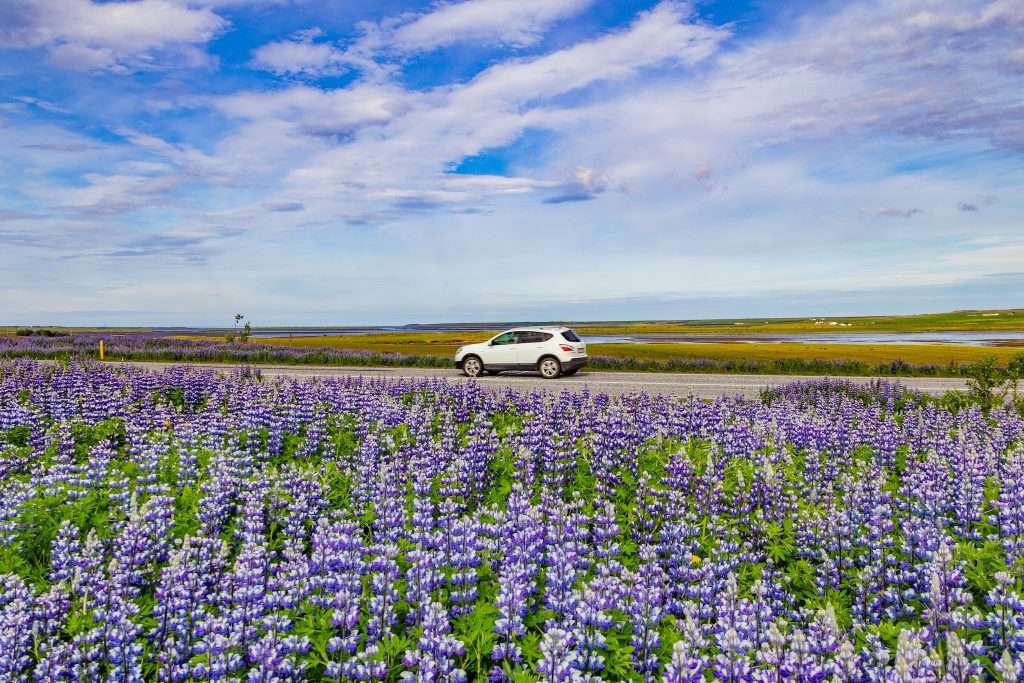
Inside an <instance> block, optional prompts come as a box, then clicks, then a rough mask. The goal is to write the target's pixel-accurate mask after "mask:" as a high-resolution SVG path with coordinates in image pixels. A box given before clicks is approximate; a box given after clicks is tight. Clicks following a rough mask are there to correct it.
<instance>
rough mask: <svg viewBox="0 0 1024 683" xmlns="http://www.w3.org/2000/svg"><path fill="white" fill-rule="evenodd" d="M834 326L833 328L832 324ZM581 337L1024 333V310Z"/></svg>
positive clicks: (714, 323)
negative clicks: (1018, 331)
mask: <svg viewBox="0 0 1024 683" xmlns="http://www.w3.org/2000/svg"><path fill="white" fill-rule="evenodd" d="M833 323H834V324H833ZM577 329H578V330H579V331H580V332H581V333H582V334H642V333H645V332H647V333H672V332H679V333H686V334H744V333H749V332H757V333H760V334H771V333H801V332H979V331H999V330H1024V309H1021V308H1016V309H1005V310H977V311H954V312H951V313H926V314H922V315H884V316H863V317H839V318H834V317H825V318H734V319H723V320H680V321H649V322H648V321H637V322H622V323H580V324H579V325H578V326H577Z"/></svg>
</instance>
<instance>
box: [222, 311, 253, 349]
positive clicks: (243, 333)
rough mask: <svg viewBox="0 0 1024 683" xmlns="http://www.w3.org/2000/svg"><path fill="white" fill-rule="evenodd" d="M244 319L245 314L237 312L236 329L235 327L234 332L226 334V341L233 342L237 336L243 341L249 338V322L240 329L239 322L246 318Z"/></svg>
mask: <svg viewBox="0 0 1024 683" xmlns="http://www.w3.org/2000/svg"><path fill="white" fill-rule="evenodd" d="M244 319H245V316H244V315H243V314H241V313H235V329H234V331H233V332H231V333H229V334H226V335H224V341H226V342H233V341H235V339H236V338H238V339H241V340H242V341H245V340H246V339H248V338H249V332H248V331H249V330H250V329H251V328H250V327H249V323H245V327H244V328H242V329H241V330H239V329H238V323H240V322H242V320H244Z"/></svg>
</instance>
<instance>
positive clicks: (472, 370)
mask: <svg viewBox="0 0 1024 683" xmlns="http://www.w3.org/2000/svg"><path fill="white" fill-rule="evenodd" d="M483 371H484V362H483V361H482V360H480V357H479V356H466V357H465V358H463V359H462V374H464V375H465V376H466V377H479V376H480V375H481V374H482V373H483Z"/></svg>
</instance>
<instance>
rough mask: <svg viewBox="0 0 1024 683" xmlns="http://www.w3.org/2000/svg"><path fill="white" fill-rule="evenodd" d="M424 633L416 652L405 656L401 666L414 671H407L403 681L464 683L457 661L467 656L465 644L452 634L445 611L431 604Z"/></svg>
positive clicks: (429, 604) (423, 629) (426, 610)
mask: <svg viewBox="0 0 1024 683" xmlns="http://www.w3.org/2000/svg"><path fill="white" fill-rule="evenodd" d="M424 612H425V614H424V617H423V621H422V624H421V628H422V632H421V634H420V638H419V641H418V642H417V647H416V649H415V650H409V651H407V652H406V653H405V657H404V658H403V660H402V663H403V664H404V665H405V666H407V667H409V668H411V669H413V670H414V671H406V672H403V674H402V679H403V680H407V681H416V682H417V683H421V682H422V683H427V682H435V681H436V682H439V683H440V682H444V683H464V682H465V681H466V672H465V671H463V670H462V669H460V668H458V667H457V666H455V662H454V658H455V657H460V656H462V655H463V654H464V653H465V649H464V647H463V645H462V642H461V641H460V640H458V639H456V638H454V637H452V635H451V626H450V624H449V623H448V615H447V614H446V613H445V610H444V608H443V607H442V606H441V605H440V604H438V603H437V602H430V603H428V604H427V606H426V607H425V609H424Z"/></svg>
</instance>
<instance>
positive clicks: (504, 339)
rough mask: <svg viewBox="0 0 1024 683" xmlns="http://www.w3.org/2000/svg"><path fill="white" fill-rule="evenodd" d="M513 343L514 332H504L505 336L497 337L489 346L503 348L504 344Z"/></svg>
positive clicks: (514, 340)
mask: <svg viewBox="0 0 1024 683" xmlns="http://www.w3.org/2000/svg"><path fill="white" fill-rule="evenodd" d="M515 343H516V333H515V332H506V333H505V334H499V335H498V336H497V337H495V338H494V340H493V341H491V345H493V346H505V345H506V344H515Z"/></svg>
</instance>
